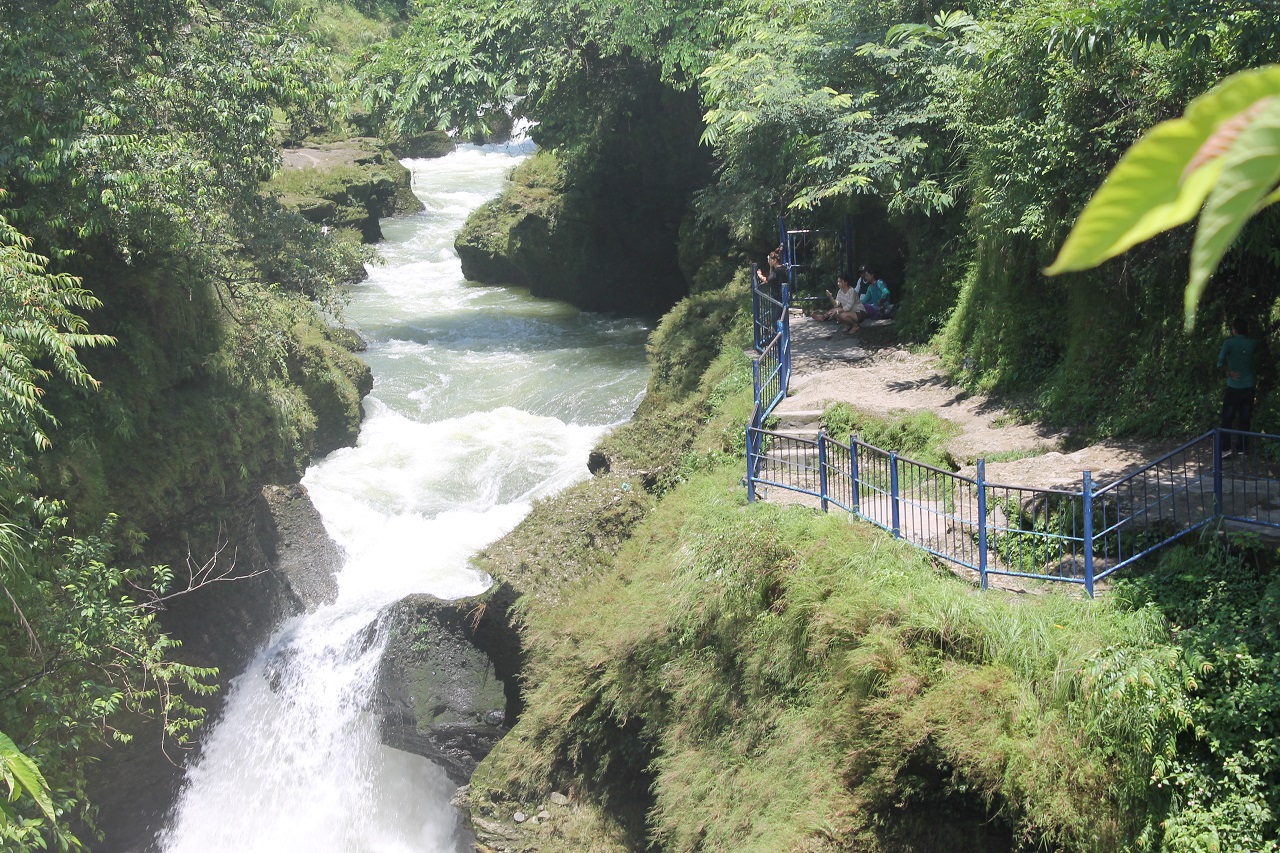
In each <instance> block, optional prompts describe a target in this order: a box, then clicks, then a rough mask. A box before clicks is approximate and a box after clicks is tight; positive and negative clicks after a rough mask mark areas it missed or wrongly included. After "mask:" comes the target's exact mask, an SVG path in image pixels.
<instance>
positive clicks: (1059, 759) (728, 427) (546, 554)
mask: <svg viewBox="0 0 1280 853" xmlns="http://www.w3.org/2000/svg"><path fill="white" fill-rule="evenodd" d="M734 292H735V291H734V290H733V289H732V288H728V289H726V290H724V291H718V292H713V293H709V294H701V295H699V296H697V297H692V298H691V299H690V300H687V301H686V302H684V303H682V304H681V305H680V306H678V307H677V309H675V310H674V311H673V312H672V313H671V314H670V315H668V317H667V318H666V319H665V320H664V322H663V324H662V326H661V327H660V328H659V329H658V331H657V332H656V333H655V338H654V344H653V346H652V348H651V349H652V350H653V354H654V356H655V361H656V364H655V374H654V375H655V379H654V387H653V388H652V393H651V395H650V397H649V400H648V402H647V403H646V406H645V408H644V410H643V411H642V412H641V414H640V416H639V417H638V419H637V421H636V422H635V423H633V424H631V425H630V426H628V427H626V428H624V430H622V431H621V432H620V433H617V434H615V435H614V436H612V437H610V438H609V439H607V440H606V442H605V445H604V450H605V452H606V454H607V455H609V456H610V459H611V462H612V463H613V467H612V471H611V473H609V474H608V475H606V476H603V477H598V478H596V479H595V480H592V481H590V482H587V483H584V484H582V485H580V486H579V487H577V488H576V489H574V490H571V491H570V492H569V493H567V494H566V495H564V496H561V497H558V498H554V499H552V500H550V501H547V502H545V503H543V504H541V505H540V506H539V507H537V508H536V509H535V511H534V514H533V516H532V517H531V519H530V521H529V522H527V523H526V524H525V525H523V526H522V527H521V528H519V529H518V530H517V531H516V532H515V533H513V534H512V537H510V538H509V539H508V540H504V542H502V543H499V544H498V545H497V546H495V547H494V548H492V549H490V550H489V551H488V552H487V553H486V554H485V555H484V557H483V559H482V563H483V565H484V566H485V568H487V569H488V570H489V571H491V572H492V573H493V574H495V576H497V577H499V578H501V579H503V580H506V581H508V582H509V583H511V584H512V585H513V586H515V587H516V588H517V589H519V590H521V591H522V592H524V593H525V595H524V598H523V599H522V601H521V616H522V620H523V625H522V629H523V632H524V637H525V642H526V646H527V648H528V649H529V653H530V654H529V657H530V667H529V670H528V672H527V681H526V689H525V695H526V699H527V703H528V708H527V711H526V713H525V714H524V715H523V716H522V718H521V719H520V721H519V723H518V724H517V726H516V727H515V729H514V730H513V732H512V734H511V735H510V736H509V737H508V738H506V739H505V740H504V741H503V742H502V743H501V744H500V745H499V747H498V749H497V750H495V752H494V753H493V754H492V755H491V756H490V757H489V758H488V759H487V760H486V761H485V763H484V764H483V765H482V766H481V768H480V769H479V770H478V771H477V773H476V776H475V778H474V780H473V786H472V793H471V796H472V798H473V799H472V805H473V808H474V810H475V812H476V813H477V814H478V815H483V816H484V817H485V818H486V819H492V818H495V817H496V818H499V819H501V818H503V817H504V816H506V817H509V816H510V813H511V811H512V810H513V809H514V808H515V805H514V804H515V803H536V802H537V801H538V799H539V798H540V797H544V796H545V795H546V794H547V793H548V792H550V791H551V790H555V789H559V790H563V789H565V788H568V789H570V790H572V791H574V792H575V793H576V794H577V795H579V799H580V800H583V801H587V802H594V803H596V804H597V805H600V806H603V808H602V809H601V810H599V811H593V810H590V809H588V810H587V811H586V812H580V813H578V814H579V815H580V816H579V817H577V818H575V820H574V821H554V822H552V823H551V824H548V825H545V826H542V827H541V828H536V829H533V830H530V829H528V828H527V827H526V833H527V834H529V835H530V838H529V839H526V843H527V844H529V845H532V846H527V847H522V848H514V847H513V848H511V849H547V850H550V849H559V850H566V849H574V850H579V849H582V850H585V849H600V850H613V849H638V848H640V847H642V846H643V845H644V844H645V843H646V841H645V839H646V838H649V839H652V840H655V841H656V842H657V843H658V844H659V846H660V847H661V849H663V850H672V851H685V850H689V851H692V850H735V851H737V850H743V851H745V850H758V851H778V850H868V851H873V850H876V851H878V850H885V851H888V850H919V851H925V850H944V849H945V850H1013V849H1023V848H1026V849H1030V848H1035V847H1037V846H1039V845H1047V846H1050V847H1052V848H1055V849H1069V850H1117V849H1124V848H1126V847H1130V846H1132V845H1133V844H1135V843H1137V842H1138V841H1139V840H1140V839H1141V838H1143V837H1147V838H1149V837H1150V832H1151V827H1150V820H1149V815H1151V814H1154V813H1153V812H1150V811H1149V806H1150V805H1151V804H1152V803H1154V804H1155V806H1156V810H1157V811H1158V810H1159V809H1160V808H1162V805H1161V803H1160V802H1159V801H1158V798H1157V799H1156V800H1152V799H1151V798H1150V793H1151V792H1150V791H1149V787H1150V786H1149V784H1148V779H1149V778H1150V777H1151V776H1152V773H1153V768H1155V769H1157V770H1158V769H1159V768H1160V767H1161V766H1163V764H1162V762H1163V761H1164V756H1167V755H1169V754H1171V753H1172V751H1173V748H1174V743H1175V738H1176V734H1177V732H1178V731H1180V730H1181V729H1182V728H1183V727H1184V726H1185V723H1186V722H1187V715H1186V710H1185V705H1184V702H1183V698H1182V697H1183V679H1184V678H1185V669H1184V666H1183V664H1182V661H1181V655H1180V652H1179V650H1178V648H1177V647H1175V646H1174V645H1173V644H1172V643H1171V639H1170V634H1169V631H1168V628H1167V626H1166V623H1165V621H1164V619H1163V618H1162V616H1161V615H1160V613H1159V612H1158V611H1157V610H1155V609H1152V608H1135V607H1133V606H1130V605H1127V604H1125V603H1123V602H1120V601H1112V600H1108V599H1103V600H1099V601H1082V600H1079V599H1077V598H1074V597H1072V596H1070V595H1068V594H1067V593H1065V592H1064V593H1058V594H1050V595H1043V596H1035V597H1011V596H1008V595H1005V594H1002V593H997V592H988V593H980V592H978V591H977V590H975V589H974V588H972V587H971V586H970V585H968V584H966V583H964V582H962V581H959V580H957V579H956V578H954V577H953V576H952V575H950V573H948V572H945V571H940V570H938V569H937V568H936V567H934V566H933V565H932V564H931V562H930V561H929V559H928V558H927V557H926V556H924V555H922V554H921V553H919V552H917V551H915V550H913V549H910V548H908V547H906V546H902V545H900V544H898V543H896V542H894V541H893V540H891V539H889V538H888V537H887V536H886V535H884V534H883V533H881V532H879V531H877V530H874V529H872V528H870V527H868V526H865V525H861V524H854V523H850V522H849V520H848V519H847V518H844V517H841V516H838V515H832V516H822V515H819V514H815V513H813V512H811V511H808V510H803V509H795V508H792V509H786V508H781V507H778V506H769V505H764V504H756V505H748V504H747V503H746V502H745V495H744V490H743V489H742V488H741V487H740V485H739V478H740V477H741V471H740V470H739V469H740V467H741V457H740V451H741V447H740V446H741V437H740V434H739V433H740V429H741V426H740V425H741V423H742V422H743V421H744V420H745V418H746V409H747V408H749V405H750V399H749V396H750V389H749V378H748V374H747V365H748V364H749V362H748V361H747V359H746V358H745V356H743V354H742V350H743V347H744V345H745V341H746V338H745V334H744V330H745V325H744V324H743V323H742V322H741V314H738V315H737V316H738V322H736V323H735V322H725V320H724V318H725V316H726V312H730V316H731V312H732V311H733V310H735V308H736V306H737V302H736V300H735V299H734V297H733V293H734ZM712 328H715V329H718V330H719V331H720V332H723V331H724V330H725V329H731V331H730V333H729V334H728V335H725V336H724V337H723V340H721V339H720V336H719V335H718V334H714V333H713V334H708V332H709V331H711V329H712ZM713 341H715V342H716V343H715V344H712V343H711V342H713ZM716 346H718V347H719V351H718V352H717V351H716V349H715V347H716ZM672 352H675V353H678V356H679V357H678V358H672V357H670V355H669V354H670V353H672ZM704 370H705V373H704ZM654 430H658V432H656V433H655V432H654ZM663 433H665V434H663ZM645 448H650V449H649V450H648V451H645V450H644V449H645ZM654 448H656V450H655V449H654ZM646 453H647V454H648V455H647V456H646ZM536 811H537V809H536V808H534V809H532V810H531V811H530V812H529V813H531V814H532V813H534V812H536ZM588 814H589V815H590V818H589V819H588V818H587V817H583V816H581V815H588ZM540 845H541V846H540Z"/></svg>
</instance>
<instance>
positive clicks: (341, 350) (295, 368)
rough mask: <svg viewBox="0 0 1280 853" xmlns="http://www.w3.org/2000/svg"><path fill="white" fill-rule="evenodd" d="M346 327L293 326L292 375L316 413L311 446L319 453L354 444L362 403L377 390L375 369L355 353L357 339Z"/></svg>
mask: <svg viewBox="0 0 1280 853" xmlns="http://www.w3.org/2000/svg"><path fill="white" fill-rule="evenodd" d="M344 331H345V330H332V329H329V328H328V327H325V326H323V325H321V324H319V323H315V322H304V323H299V324H298V325H297V326H295V327H294V336H295V338H296V340H297V345H296V347H295V350H294V357H293V359H292V360H291V362H290V378H291V379H292V380H293V381H294V382H296V383H297V384H298V385H299V386H300V387H301V388H302V391H303V393H304V394H306V397H307V403H308V405H309V406H310V407H311V411H312V413H313V414H314V415H315V432H314V434H313V436H312V440H311V446H312V449H313V452H314V453H315V455H317V456H323V455H325V454H326V453H329V452H330V451H333V450H336V449H337V448H339V447H347V446H349V445H351V444H354V443H355V440H356V436H357V435H359V433H360V421H361V417H362V410H361V408H360V401H361V400H362V399H363V398H364V396H365V395H366V394H368V393H369V392H370V391H372V390H373V371H371V370H370V369H369V365H367V364H365V363H364V362H363V361H361V360H360V359H358V358H356V357H355V356H354V355H352V350H351V349H350V348H349V346H350V345H351V343H352V342H351V340H350V337H349V335H347V334H344Z"/></svg>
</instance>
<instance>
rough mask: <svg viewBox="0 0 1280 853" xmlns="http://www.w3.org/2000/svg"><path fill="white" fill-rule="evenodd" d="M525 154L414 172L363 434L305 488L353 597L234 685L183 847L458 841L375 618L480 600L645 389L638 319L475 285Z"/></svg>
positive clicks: (444, 847) (381, 302) (380, 282)
mask: <svg viewBox="0 0 1280 853" xmlns="http://www.w3.org/2000/svg"><path fill="white" fill-rule="evenodd" d="M528 153H529V146H528V145H527V144H512V145H509V146H483V147H476V146H463V147H461V148H460V149H459V150H458V151H457V152H455V153H453V154H451V155H449V156H447V157H443V158H440V159H438V160H410V161H405V164H406V165H407V166H408V167H409V168H410V169H411V170H412V172H413V176H414V190H415V192H416V193H417V194H418V196H419V197H420V198H421V199H422V200H423V202H424V204H425V205H426V210H425V211H424V212H422V213H419V214H415V215H413V216H407V217H400V218H397V219H394V220H390V221H387V222H384V223H383V232H384V234H385V235H386V242H385V243H383V244H382V245H381V246H380V247H379V249H380V253H381V255H382V257H383V258H384V259H385V263H383V264H380V265H376V266H372V267H370V269H369V279H368V280H367V281H366V282H364V283H362V284H360V285H358V286H356V287H354V288H353V289H352V293H351V303H350V305H349V307H348V308H347V312H346V319H347V322H348V323H349V324H350V325H352V326H353V327H354V328H356V329H357V330H358V331H359V332H360V333H361V334H362V335H363V336H364V338H365V339H366V340H367V341H368V342H369V349H368V351H367V352H365V353H364V354H363V356H364V357H365V358H366V359H367V361H368V362H369V364H370V365H371V366H372V368H373V372H374V378H375V381H374V388H373V392H372V393H371V394H370V396H369V397H368V398H367V399H366V400H365V403H364V406H365V423H364V425H363V427H362V429H361V432H360V437H359V441H358V443H357V445H356V446H355V447H352V448H344V449H341V450H338V451H335V452H334V453H332V454H330V455H329V456H328V457H326V458H325V459H322V460H320V461H318V462H317V463H316V464H315V465H313V466H312V467H311V468H310V469H309V470H308V471H307V473H306V476H305V477H304V478H303V483H304V485H305V486H306V487H307V489H308V491H309V492H310V494H311V498H312V500H313V502H314V503H315V505H316V507H317V508H318V509H319V511H320V513H321V514H322V516H323V518H324V522H325V526H326V528H327V529H328V531H329V533H330V535H331V536H332V537H333V538H334V540H335V541H336V542H337V543H338V544H339V546H341V548H342V549H343V552H344V554H345V565H344V567H343V569H342V571H341V573H340V574H339V576H338V584H339V590H340V592H339V595H338V599H337V601H336V602H335V603H334V604H332V605H328V606H326V607H322V608H320V609H319V610H317V611H315V612H312V613H308V614H304V615H302V616H299V617H296V618H294V619H292V620H290V621H288V622H287V623H286V624H284V625H282V626H281V627H280V629H279V630H278V631H277V632H276V634H275V635H274V637H273V638H272V640H271V641H270V642H269V643H268V645H267V647H266V648H264V649H262V650H261V651H260V652H259V653H258V655H257V656H256V658H255V659H254V661H253V662H252V664H251V665H250V666H249V668H248V669H247V671H246V672H245V673H243V674H242V675H241V676H239V677H238V678H237V679H236V680H235V681H234V682H233V683H232V685H231V688H230V691H229V694H228V696H227V701H226V704H225V707H224V710H223V713H222V714H221V716H220V718H219V719H218V720H217V721H216V722H215V723H213V724H212V729H211V731H209V732H206V734H205V742H204V745H203V749H202V751H201V755H200V758H199V759H198V760H197V761H196V762H195V763H194V764H193V766H191V767H190V768H189V769H188V771H187V775H186V779H185V782H184V785H183V790H182V793H181V795H180V797H179V800H178V802H177V804H176V806H175V808H174V811H173V813H172V815H171V817H170V819H169V821H168V824H167V826H166V827H165V829H164V830H163V831H162V833H161V837H160V839H159V845H160V848H161V849H162V850H164V851H167V853H215V851H236V853H250V851H262V853H267V851H270V853H288V851H299V853H302V852H303V851H305V853H322V851H323V852H324V853H327V851H335V853H339V851H340V852H341V853H356V852H357V851H387V852H388V853H390V851H418V853H424V851H428V852H429V851H453V850H455V849H457V847H458V844H459V842H460V839H459V837H458V834H457V832H456V816H455V814H454V812H453V809H452V807H450V806H449V804H448V800H449V797H450V795H451V794H452V790H453V786H452V785H451V784H450V782H449V781H448V779H447V778H446V777H445V775H444V773H443V771H441V770H440V769H439V768H437V767H436V766H435V765H433V764H431V763H430V762H428V761H427V760H425V759H423V758H419V757H417V756H414V755H409V754H407V753H402V752H398V751H396V750H393V749H390V748H388V747H385V746H383V745H382V744H381V743H380V742H379V738H378V720H377V718H376V715H375V714H373V713H371V712H370V703H371V700H372V698H373V693H374V690H375V684H374V680H375V679H374V675H375V673H376V672H377V668H378V662H379V658H380V655H381V653H382V648H383V644H384V643H385V637H384V636H383V634H382V631H381V625H380V613H381V612H382V611H383V610H384V609H385V608H386V607H387V605H389V604H391V603H393V602H395V601H396V600H398V599H399V598H401V597H403V596H404V595H407V594H410V593H419V592H427V593H431V594H433V595H437V596H439V597H442V598H456V597H460V596H465V595H472V594H476V593H478V592H481V591H483V590H484V589H485V588H486V587H487V586H488V584H489V579H488V578H487V577H485V576H483V575H482V574H480V573H479V572H477V571H475V570H474V569H472V568H471V567H470V566H469V564H468V560H469V558H470V556H471V555H472V554H474V553H475V552H476V550H478V549H479V548H481V547H483V546H484V545H486V544H487V543H489V542H491V541H493V540H494V539H496V538H498V537H499V536H501V535H502V534H503V533H505V532H506V531H508V530H510V529H511V528H512V527H514V526H515V525H516V524H517V523H519V521H520V519H521V518H523V517H524V515H525V514H526V513H527V512H528V510H529V507H530V505H531V502H532V501H534V500H536V499H537V498H539V497H543V496H546V495H550V494H552V493H554V492H555V491H557V490H559V489H562V488H564V487H565V486H566V485H569V484H571V483H573V482H575V481H577V480H579V479H582V478H584V477H586V476H587V472H586V458H587V454H588V452H589V450H590V448H591V447H592V445H593V444H594V443H595V442H596V440H597V439H598V438H599V437H600V436H601V434H602V433H603V432H604V431H605V430H606V429H608V428H609V426H611V425H614V424H617V423H619V422H621V421H623V420H625V419H626V418H628V417H629V416H630V415H631V412H632V411H633V410H634V408H635V406H636V405H637V403H638V402H639V399H640V396H641V394H642V393H643V389H644V383H645V379H646V373H645V360H644V340H645V337H646V335H647V330H646V328H645V327H644V325H643V324H642V323H640V322H638V321H635V320H629V319H620V318H616V317H607V316H602V315H592V314H584V313H582V312H579V311H577V310H575V309H573V308H571V307H569V306H567V305H563V304H560V303H554V302H548V301H541V300H535V299H532V298H531V297H529V296H528V295H527V294H526V293H523V292H521V291H519V290H514V289H505V288H491V287H478V286H475V285H470V284H468V283H466V282H465V281H464V280H463V277H462V272H461V267H460V266H459V263H458V259H457V256H456V254H455V253H454V251H453V238H454V235H455V234H456V233H457V231H458V229H459V228H460V227H461V226H462V224H463V222H464V221H465V219H466V217H467V215H468V214H469V213H470V212H471V211H472V210H474V209H475V208H476V207H477V206H479V205H480V204H481V203H482V202H484V201H485V200H486V199H488V198H491V197H493V196H494V195H496V194H497V193H498V192H499V191H500V190H501V187H502V184H503V181H504V179H505V175H506V174H507V172H508V171H509V170H510V169H511V167H512V166H514V165H515V164H516V163H517V162H518V161H519V160H520V159H521V158H522V157H524V156H526V155H527V154H528Z"/></svg>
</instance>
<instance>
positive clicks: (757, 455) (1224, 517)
mask: <svg viewBox="0 0 1280 853" xmlns="http://www.w3.org/2000/svg"><path fill="white" fill-rule="evenodd" d="M751 281H752V294H753V295H752V312H753V316H754V322H755V325H756V329H757V336H758V337H759V336H760V332H761V330H765V329H767V330H768V331H769V333H770V334H769V335H768V337H767V339H764V340H758V341H757V350H758V352H759V355H758V356H757V358H756V359H755V361H754V363H753V365H752V377H753V381H752V384H753V387H754V391H755V407H754V409H753V411H752V414H751V420H750V422H749V423H748V424H747V427H746V453H747V477H746V480H745V482H746V485H747V499H748V500H752V501H753V500H755V498H756V496H757V494H758V490H759V488H760V487H766V488H768V487H773V488H779V489H786V490H789V491H793V492H798V493H801V494H805V495H809V496H811V497H813V498H816V499H817V501H818V504H819V506H821V508H822V509H823V511H827V510H828V509H829V507H830V506H833V505H834V506H836V507H837V508H840V509H843V510H845V511H847V512H849V513H850V514H852V515H853V516H855V517H857V518H860V519H863V520H865V521H869V522H871V523H872V524H875V525H877V526H879V527H881V528H883V529H885V530H887V531H891V532H892V534H893V535H894V536H895V537H897V538H901V539H905V540H906V541H908V542H911V543H912V544H914V545H916V546H918V547H920V548H923V549H924V550H925V551H928V552H929V553H930V554H933V555H935V556H937V557H939V558H941V559H944V560H948V561H950V562H953V563H956V564H958V565H961V566H965V567H967V568H970V569H972V570H974V571H975V572H977V574H978V578H979V582H980V583H981V585H982V587H983V588H984V589H985V588H986V587H987V584H988V580H989V578H990V576H992V575H1003V576H1007V577H1020V578H1035V579H1040V580H1050V581H1061V582H1064V583H1074V584H1079V585H1081V586H1083V587H1084V589H1085V592H1086V593H1087V594H1088V595H1090V596H1092V595H1093V594H1094V591H1095V584H1096V583H1097V582H1098V581H1100V580H1103V579H1105V578H1107V577H1109V576H1111V575H1112V574H1114V573H1115V572H1116V571H1118V570H1119V569H1122V568H1124V567H1126V566H1130V565H1132V564H1133V563H1135V562H1136V561H1138V560H1140V559H1142V558H1143V557H1146V556H1148V555H1150V554H1151V553H1153V552H1155V551H1157V550H1159V549H1160V548H1163V547H1165V546H1167V545H1169V544H1170V543H1172V542H1176V541H1177V540H1179V539H1181V538H1183V537H1184V536H1187V535H1188V534H1190V533H1193V532H1195V531H1197V530H1200V529H1202V528H1204V527H1206V526H1208V525H1210V524H1215V523H1221V522H1223V521H1231V522H1234V523H1237V524H1240V525H1244V526H1247V527H1264V528H1280V509H1276V510H1274V511H1273V510H1272V507H1276V508H1280V435H1272V434H1268V433H1254V432H1250V433H1243V432H1238V431H1233V430H1225V429H1213V430H1210V431H1209V432H1206V433H1205V434H1203V435H1201V436H1199V437H1197V438H1194V439H1192V440H1191V441H1188V442H1186V443H1185V444H1183V445H1181V446H1180V447H1177V448H1175V449H1174V450H1171V451H1169V452H1168V453H1165V454H1164V455H1162V456H1160V457H1159V458H1157V459H1155V460H1152V461H1150V462H1147V463H1146V464H1144V465H1142V466H1141V467H1139V468H1137V469H1136V470H1134V471H1132V472H1131V473H1129V474H1126V475H1125V476H1123V477H1120V478H1119V479H1116V480H1114V481H1112V482H1111V483H1108V484H1106V485H1102V486H1099V485H1097V484H1095V483H1094V482H1093V477H1092V474H1091V472H1089V471H1084V472H1082V474H1081V481H1080V487H1079V488H1078V489H1061V488H1058V489H1054V488H1039V487H1032V486H1017V485H1005V484H1001V483H993V482H990V481H988V480H987V475H986V461H985V460H981V459H980V460H978V464H977V475H976V477H965V476H963V475H960V474H956V473H954V472H951V471H945V470H943V469H941V468H937V467H934V466H932V465H926V464H924V463H922V462H916V461H915V460H912V459H908V458H906V457H904V456H899V455H898V454H897V453H896V452H893V451H889V450H884V449H881V448H878V447H875V446H873V445H870V444H867V443H866V442H863V441H860V440H858V438H857V437H856V436H850V438H849V441H848V443H847V444H846V443H843V442H841V441H839V440H837V439H835V438H833V437H831V436H829V435H827V434H825V433H823V432H819V434H818V436H817V438H816V439H808V438H800V437H797V436H793V435H787V434H784V433H779V432H775V431H772V430H768V429H765V422H766V420H767V419H768V417H769V415H770V414H771V413H772V412H773V410H774V408H775V407H776V406H777V405H778V403H780V402H781V401H782V400H783V399H784V398H785V397H786V394H787V386H788V384H789V382H790V377H791V324H790V321H789V319H788V308H789V306H790V288H789V287H786V286H784V287H783V289H782V294H781V299H780V300H779V299H775V298H773V297H772V296H771V295H770V294H767V293H764V292H763V291H761V290H760V288H759V279H758V278H757V277H756V275H755V270H754V268H753V269H752V278H751ZM1240 437H1243V438H1244V440H1245V442H1246V444H1247V446H1248V447H1249V453H1248V454H1247V455H1246V454H1237V455H1235V456H1232V455H1231V454H1229V453H1227V452H1226V451H1224V449H1223V448H1224V445H1225V446H1229V445H1230V444H1231V443H1232V440H1233V439H1238V438H1240ZM1237 443H1238V441H1237Z"/></svg>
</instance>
